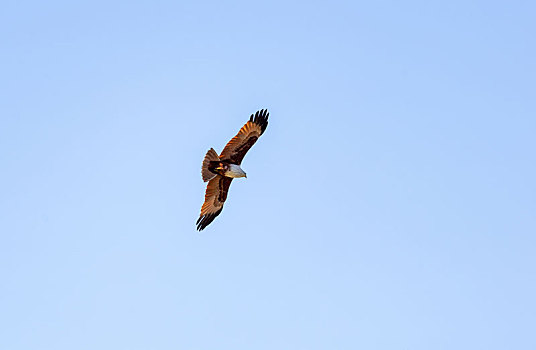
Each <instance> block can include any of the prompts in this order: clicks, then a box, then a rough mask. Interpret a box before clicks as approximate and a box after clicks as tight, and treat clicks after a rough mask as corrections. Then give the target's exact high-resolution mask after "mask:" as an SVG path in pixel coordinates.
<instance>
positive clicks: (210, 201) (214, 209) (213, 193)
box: [196, 175, 233, 231]
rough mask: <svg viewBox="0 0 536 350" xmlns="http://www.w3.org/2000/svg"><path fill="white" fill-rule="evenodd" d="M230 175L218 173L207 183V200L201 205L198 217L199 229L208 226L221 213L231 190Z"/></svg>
mask: <svg viewBox="0 0 536 350" xmlns="http://www.w3.org/2000/svg"><path fill="white" fill-rule="evenodd" d="M231 181H233V179H232V178H230V177H225V176H221V175H218V176H216V177H215V178H213V179H212V180H210V181H209V182H208V184H207V190H206V192H205V202H204V203H203V206H202V207H201V214H200V215H199V219H197V222H196V224H197V229H198V230H199V231H201V230H203V229H204V228H205V227H207V226H208V225H209V224H210V223H211V222H212V221H214V219H215V218H216V216H218V215H220V213H221V211H222V209H223V204H224V203H225V200H226V199H227V192H229V186H231Z"/></svg>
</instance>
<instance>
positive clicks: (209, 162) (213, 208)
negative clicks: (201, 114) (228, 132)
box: [196, 109, 269, 231]
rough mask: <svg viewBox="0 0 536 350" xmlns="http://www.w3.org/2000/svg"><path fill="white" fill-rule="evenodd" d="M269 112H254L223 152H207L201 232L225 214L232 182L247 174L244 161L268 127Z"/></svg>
mask: <svg viewBox="0 0 536 350" xmlns="http://www.w3.org/2000/svg"><path fill="white" fill-rule="evenodd" d="M268 115H269V114H268V111H267V110H265V109H263V110H260V111H258V112H257V113H255V114H254V115H253V114H252V115H251V117H250V118H249V121H248V122H247V123H246V124H245V125H244V126H243V127H242V128H241V129H240V131H239V132H238V134H237V135H236V136H235V137H233V138H232V139H231V141H229V142H228V143H227V145H226V146H225V148H224V149H223V151H222V152H221V154H220V155H218V154H217V153H216V151H215V150H214V149H213V148H211V149H210V150H208V152H207V154H206V155H205V159H204V160H203V165H202V166H201V176H202V177H203V181H205V182H207V181H208V184H207V190H206V193H205V202H204V203H203V206H202V207H201V215H200V216H199V219H197V222H196V224H197V229H198V230H199V231H201V230H203V229H204V228H205V227H207V226H208V225H209V224H210V223H211V222H212V221H213V220H214V219H215V218H216V216H218V215H219V214H220V213H221V211H222V209H223V204H224V203H225V200H226V199H227V192H228V191H229V186H231V181H233V179H234V178H240V177H246V173H245V172H244V170H242V168H241V167H240V164H241V163H242V159H244V156H245V155H246V153H247V152H248V151H249V149H250V148H251V146H253V145H254V144H255V142H257V140H258V139H259V137H260V136H261V135H262V134H263V133H264V130H266V127H267V126H268Z"/></svg>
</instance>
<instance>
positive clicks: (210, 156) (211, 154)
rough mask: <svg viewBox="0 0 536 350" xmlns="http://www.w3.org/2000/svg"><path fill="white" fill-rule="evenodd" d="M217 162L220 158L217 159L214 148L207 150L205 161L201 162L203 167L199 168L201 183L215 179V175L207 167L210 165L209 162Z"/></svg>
mask: <svg viewBox="0 0 536 350" xmlns="http://www.w3.org/2000/svg"><path fill="white" fill-rule="evenodd" d="M219 161H220V157H218V153H216V151H215V150H214V148H211V149H209V150H208V152H207V154H206V155H205V159H204V160H203V165H202V167H201V176H202V177H203V181H205V182H207V181H210V180H212V179H213V178H214V177H216V174H214V173H213V172H212V171H210V170H209V168H208V167H209V165H210V162H219Z"/></svg>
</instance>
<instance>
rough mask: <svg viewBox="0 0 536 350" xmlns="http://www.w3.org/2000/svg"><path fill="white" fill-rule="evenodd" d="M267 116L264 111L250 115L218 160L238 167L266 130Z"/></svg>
mask: <svg viewBox="0 0 536 350" xmlns="http://www.w3.org/2000/svg"><path fill="white" fill-rule="evenodd" d="M269 115H270V114H269V113H268V111H267V110H265V109H261V110H260V111H258V112H257V113H255V114H252V115H251V117H250V118H249V121H248V122H247V123H246V124H244V126H243V127H242V128H241V129H240V131H239V132H238V134H236V136H235V137H233V138H232V139H231V141H229V142H228V143H227V145H226V146H225V148H224V149H223V151H222V152H221V154H220V158H221V159H225V160H229V161H231V162H232V163H234V164H238V165H240V164H241V163H242V160H243V159H244V156H245V155H246V153H247V152H248V151H249V149H250V148H251V147H252V146H253V145H254V144H255V142H257V140H258V139H259V137H260V136H261V135H262V134H263V133H264V130H266V127H267V126H268V116H269Z"/></svg>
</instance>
